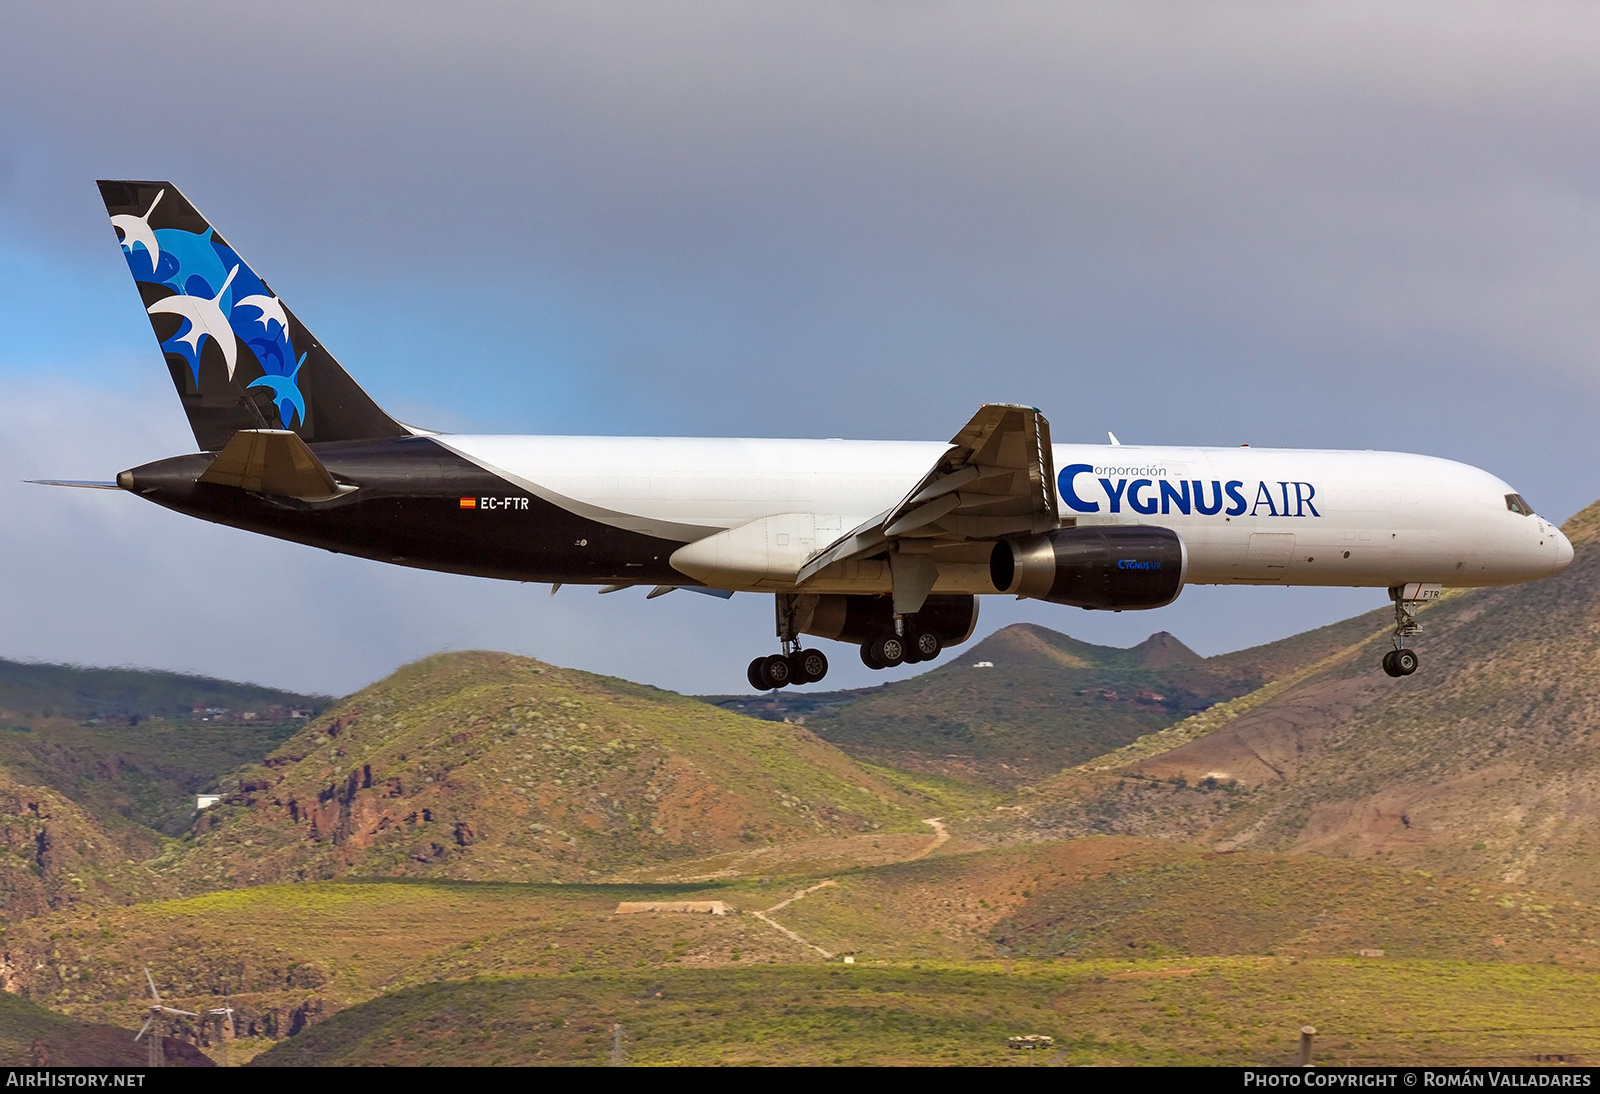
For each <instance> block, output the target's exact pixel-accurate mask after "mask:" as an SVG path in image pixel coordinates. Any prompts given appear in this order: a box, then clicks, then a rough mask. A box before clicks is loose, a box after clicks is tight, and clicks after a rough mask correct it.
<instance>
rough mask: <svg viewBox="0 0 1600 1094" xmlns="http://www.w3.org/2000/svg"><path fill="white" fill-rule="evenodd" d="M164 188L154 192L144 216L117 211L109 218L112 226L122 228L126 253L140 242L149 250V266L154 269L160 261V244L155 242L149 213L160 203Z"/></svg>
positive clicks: (130, 251) (164, 192)
mask: <svg viewBox="0 0 1600 1094" xmlns="http://www.w3.org/2000/svg"><path fill="white" fill-rule="evenodd" d="M165 194H166V191H165V190H162V191H160V192H159V193H157V194H156V199H155V200H154V201H152V202H151V203H150V208H148V209H146V210H145V211H144V216H142V217H136V216H134V215H132V214H131V213H119V214H117V215H116V216H114V217H112V218H111V226H112V227H113V228H121V229H122V245H123V246H124V247H126V248H128V253H129V254H132V253H133V245H134V244H135V243H139V244H142V245H143V246H144V249H145V250H147V251H149V252H150V268H151V269H152V270H154V269H155V268H156V263H157V262H160V261H161V244H159V243H157V242H156V233H155V231H154V230H153V229H152V228H151V227H150V214H151V213H153V212H155V211H156V206H157V205H160V204H161V199H162V197H163V196H164V195H165Z"/></svg>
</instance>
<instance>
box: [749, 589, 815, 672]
mask: <svg viewBox="0 0 1600 1094" xmlns="http://www.w3.org/2000/svg"><path fill="white" fill-rule="evenodd" d="M774 599H775V600H776V601H777V611H778V642H779V644H780V645H781V646H782V647H783V652H782V653H774V654H772V655H771V656H768V657H757V658H756V659H755V660H754V661H751V662H750V667H749V669H747V670H746V672H745V678H746V679H748V680H749V681H750V686H751V687H753V688H755V689H756V690H757V691H772V690H774V689H776V688H782V687H788V686H789V685H790V684H815V683H816V682H817V681H818V680H821V679H822V678H823V677H824V676H826V675H828V657H827V655H826V654H825V653H823V652H822V651H821V650H817V649H810V650H806V649H801V648H800V636H799V634H798V633H797V632H796V631H795V626H794V597H792V596H788V595H785V594H784V593H779V594H778V595H777V596H776V597H775V598H774Z"/></svg>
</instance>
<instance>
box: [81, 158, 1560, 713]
mask: <svg viewBox="0 0 1600 1094" xmlns="http://www.w3.org/2000/svg"><path fill="white" fill-rule="evenodd" d="M100 187H101V192H102V195H103V196H104V197H105V200H106V205H107V208H108V210H109V211H110V212H111V214H112V223H113V225H114V226H115V228H116V230H117V232H118V235H119V238H120V241H121V243H122V248H123V251H124V254H125V257H126V258H127V261H128V263H129V265H130V267H131V268H132V270H133V274H134V278H135V281H136V282H137V283H138V286H139V289H140V293H141V296H142V298H143V300H144V303H145V308H146V311H147V312H148V313H149V315H150V321H151V324H152V326H153V327H154V329H155V333H156V338H157V340H158V341H159V342H160V343H161V346H162V348H163V350H164V351H165V352H166V359H167V365H168V369H169V371H170V372H171V374H172V378H173V382H174V383H175V384H176V386H177V389H178V394H179V397H180V398H181V400H182V401H183V405H184V409H185V411H186V413H187V414H188V416H189V422H190V425H191V427H192V428H193V430H194V434H195V439H196V442H197V444H198V446H199V448H200V449H201V451H200V452H199V453H196V454H192V455H184V456H175V457H172V458H171V459H166V460H161V461H158V462H156V463H152V464H146V465H145V466H143V467H137V468H134V469H132V470H130V471H124V472H122V473H121V474H120V475H118V476H117V480H116V482H114V483H111V482H106V483H63V482H57V483H56V484H57V485H76V486H99V487H107V488H118V487H120V488H121V489H124V490H128V491H132V492H133V493H136V494H139V495H141V496H143V497H146V498H148V499H149V500H151V501H154V502H156V503H157V504H160V505H165V506H168V507H170V508H173V509H177V510H179V511H181V512H185V513H188V514H191V515H193V516H198V517H201V518H203V519H206V520H211V521H216V522H218V523H222V524H228V525H232V526H234V527H239V528H246V529H249V530H251V531H255V532H260V533H262V534H265V535H271V536H276V537H279V538H282V539H290V540H295V541H297V542H301V543H307V544H311V545H313V546H317V547H323V548H325V549H328V550H332V551H339V552H344V553H348V554H355V555H361V556H364V557H367V558H373V559H377V560H380V561H384V562H394V563H399V564H401V565H406V566H417V567H422V568H426V569H434V570H444V571H450V572H454V573H465V574H475V575H479V576H485V577H497V578H505V579H510V580H515V581H547V582H551V583H552V584H554V585H558V586H559V585H561V584H594V585H600V586H603V587H602V589H601V592H610V591H615V590H617V589H622V588H627V587H630V586H636V585H646V586H651V587H652V589H651V593H650V595H651V596H657V595H660V594H662V593H666V592H671V591H673V590H675V589H690V590H694V591H699V592H709V593H713V594H715V595H722V596H729V595H732V593H733V592H736V591H744V592H761V593H770V594H772V595H773V597H774V601H775V603H776V614H777V636H778V639H779V642H780V644H781V651H780V652H778V653H774V654H771V655H768V656H763V657H758V658H756V659H755V660H753V661H752V662H751V663H750V666H749V679H750V682H751V684H752V686H754V687H757V688H761V689H766V688H773V687H783V686H785V685H788V684H800V683H811V682H814V681H817V680H820V679H822V677H823V676H824V675H825V674H826V672H827V667H828V662H827V657H826V656H825V655H824V654H823V653H822V651H821V650H818V649H814V648H812V649H806V648H802V641H801V636H802V635H816V636H820V637H823V638H828V639H836V640H839V641H843V642H849V643H852V644H854V645H857V646H859V647H860V649H861V657H862V660H863V661H864V662H865V663H866V664H868V665H870V666H872V667H874V668H883V667H886V666H890V665H897V664H901V663H905V662H918V661H928V660H932V659H933V658H935V657H937V656H938V655H939V653H940V651H941V650H942V649H943V648H944V647H947V646H953V645H957V644H959V643H961V642H964V641H966V640H967V638H968V637H970V635H971V634H972V630H973V627H974V625H975V624H976V621H977V615H978V600H977V598H978V597H979V596H984V595H999V594H1007V595H1013V596H1019V597H1033V598H1036V599H1040V600H1047V601H1050V602H1052V603H1057V604H1067V605H1073V606H1077V607H1081V608H1088V609H1100V610H1109V611H1123V610H1132V609H1143V608H1158V607H1161V606H1162V605H1165V604H1169V603H1171V602H1172V601H1173V600H1174V599H1176V598H1177V596H1178V595H1179V593H1180V592H1182V590H1183V587H1184V586H1185V585H1194V584H1211V585H1264V584H1273V585H1347V586H1356V587H1368V586H1370V587H1378V588H1385V589H1388V590H1389V592H1390V596H1391V598H1392V599H1393V600H1394V604H1395V627H1394V641H1393V646H1394V648H1393V649H1392V650H1391V651H1390V652H1389V653H1388V654H1387V655H1386V656H1385V657H1384V661H1383V667H1384V669H1385V671H1386V672H1388V673H1389V675H1391V676H1404V675H1409V674H1410V673H1412V672H1415V671H1416V668H1417V656H1416V653H1415V651H1414V650H1413V649H1411V648H1410V647H1409V646H1408V645H1407V641H1408V639H1410V638H1411V637H1412V636H1413V635H1414V634H1415V633H1416V623H1415V619H1414V617H1413V612H1414V610H1415V608H1416V606H1417V605H1418V604H1419V603H1422V602H1425V601H1427V600H1430V599H1433V598H1436V597H1438V596H1439V595H1440V593H1441V591H1442V590H1443V589H1444V588H1447V587H1465V586H1484V585H1507V584H1513V583H1516V582H1523V581H1533V580H1537V579H1539V578H1543V577H1548V576H1550V575H1551V574H1554V573H1557V572H1559V571H1560V570H1561V569H1562V568H1563V567H1565V566H1566V565H1567V563H1569V562H1570V561H1571V560H1572V545H1571V544H1570V543H1568V542H1567V539H1566V537H1565V536H1564V535H1562V533H1561V531H1560V530H1559V529H1558V528H1556V527H1555V526H1554V525H1552V524H1550V523H1549V522H1547V521H1545V520H1544V519H1543V518H1541V517H1540V516H1538V515H1537V514H1536V513H1534V512H1533V510H1532V509H1531V508H1530V507H1529V506H1528V504H1527V503H1526V502H1525V501H1523V499H1522V497H1521V496H1520V495H1519V494H1517V493H1516V492H1515V491H1514V490H1513V489H1512V488H1511V487H1510V486H1508V485H1507V484H1506V483H1504V482H1502V481H1501V480H1500V479H1498V478H1496V477H1495V476H1493V475H1491V474H1489V473H1487V472H1485V471H1480V470H1478V469H1477V468H1474V467H1468V466H1466V465H1464V464H1459V463H1453V462H1451V461H1449V460H1441V459H1434V458H1431V457H1427V456H1413V455H1405V454H1401V453H1393V452H1339V451H1310V450H1289V449H1253V448H1248V447H1241V448H1157V447H1142V446H1132V445H1118V444H1115V443H1113V444H1111V445H1106V446H1099V445H1065V444H1064V445H1054V444H1052V443H1051V441H1050V428H1049V423H1048V422H1047V421H1046V420H1045V418H1044V416H1043V415H1042V414H1041V413H1040V412H1039V411H1038V410H1036V409H1034V408H1032V407H1024V406H1013V405H1006V404H991V405H985V406H983V407H981V408H979V410H978V412H977V414H976V415H974V416H973V418H972V419H971V421H969V422H968V423H967V424H966V425H965V426H963V427H962V428H961V429H960V430H959V431H958V432H957V433H956V434H955V436H954V437H952V438H951V440H950V441H949V442H948V443H944V444H940V443H915V442H892V441H842V440H824V441H816V440H728V439H669V438H654V437H652V438H614V437H518V436H461V435H444V434H439V433H434V432H431V431H427V430H421V429H416V428H414V427H410V426H406V425H403V424H401V423H400V422H398V421H396V420H395V419H393V418H391V417H390V416H389V415H387V414H386V413H384V412H383V410H381V409H380V408H379V407H378V406H377V404H376V403H374V402H373V401H372V399H371V398H370V397H369V396H367V394H366V393H365V392H363V391H362V390H361V388H360V387H359V386H358V385H357V384H356V383H355V381H354V380H352V379H351V378H350V376H349V375H348V374H347V373H345V371H344V370H343V369H342V368H341V367H340V366H339V364H338V362H337V361H335V360H334V358H333V356H332V355H331V354H330V353H329V352H328V351H327V350H326V349H325V348H324V347H323V346H322V345H321V344H320V343H318V342H317V341H316V339H315V338H313V337H312V336H311V334H310V332H309V331H307V330H306V329H305V327H304V325H302V324H301V323H300V321H299V320H298V319H297V318H296V317H295V316H294V313H293V312H291V311H290V310H289V309H288V308H287V307H285V306H284V305H283V303H282V302H281V301H280V300H279V299H278V298H277V296H276V295H275V294H273V293H272V291H271V290H270V289H269V288H268V287H267V286H266V283H265V282H263V281H262V280H261V279H260V278H259V277H258V276H257V275H256V274H255V273H254V272H253V271H252V270H251V269H250V267H249V266H247V265H246V264H245V263H244V261H243V260H242V259H240V258H239V256H238V254H237V253H236V252H235V251H234V250H233V249H232V247H231V246H229V245H228V244H227V243H226V242H225V241H224V240H223V239H222V237H221V236H219V235H217V234H216V232H215V230H214V229H213V228H212V227H211V225H210V224H209V223H207V222H206V221H205V219H204V218H203V217H201V216H200V214H199V213H198V212H196V211H195V209H194V208H193V206H192V205H190V204H189V203H188V202H187V201H186V200H185V199H184V197H183V196H182V195H181V194H180V193H179V192H178V190H177V189H176V187H174V186H172V185H171V184H170V183H166V182H102V183H101V184H100ZM1113 440H1114V438H1113Z"/></svg>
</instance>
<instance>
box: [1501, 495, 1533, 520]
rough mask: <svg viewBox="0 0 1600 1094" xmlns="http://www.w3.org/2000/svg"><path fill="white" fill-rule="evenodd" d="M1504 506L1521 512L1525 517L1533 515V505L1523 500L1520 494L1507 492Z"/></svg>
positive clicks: (1514, 511) (1515, 511)
mask: <svg viewBox="0 0 1600 1094" xmlns="http://www.w3.org/2000/svg"><path fill="white" fill-rule="evenodd" d="M1506 508H1507V509H1509V510H1511V511H1512V512H1513V513H1521V514H1522V515H1523V516H1525V517H1531V516H1533V506H1531V505H1529V504H1528V503H1527V502H1525V501H1523V500H1522V495H1521V494H1507V495H1506Z"/></svg>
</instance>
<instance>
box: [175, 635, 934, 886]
mask: <svg viewBox="0 0 1600 1094" xmlns="http://www.w3.org/2000/svg"><path fill="white" fill-rule="evenodd" d="M227 786H228V790H229V793H228V796H227V798H226V799H225V800H224V802H223V803H222V804H220V805H218V806H214V807H212V809H211V810H208V811H207V813H206V815H205V816H204V817H203V818H202V820H201V821H200V822H199V823H198V824H197V826H196V830H195V835H194V838H193V839H192V840H191V841H189V842H188V843H187V844H186V845H185V846H184V847H183V848H182V849H181V850H179V851H176V852H174V854H173V855H172V856H170V857H169V858H168V859H167V860H166V862H165V864H164V865H163V869H165V870H167V871H168V872H170V873H171V874H173V875H174V876H176V877H180V878H182V879H184V881H185V883H186V884H188V885H189V886H191V887H195V886H204V887H216V886H222V885H231V884H249V883H261V882H268V881H276V880H291V879H302V878H327V877H339V876H345V875H349V874H356V875H365V876H427V877H455V878H463V879H484V880H489V879H493V880H503V881H544V880H581V879H587V878H590V877H594V876H599V875H601V874H610V873H613V872H616V871H618V870H623V869H627V868H630V867H639V866H642V865H646V864H649V863H661V862H671V861H674V860H678V859H684V858H689V857H693V856H697V855H705V854H710V853H713V852H716V851H729V850H737V849H741V848H748V849H754V848H759V847H764V846H769V845H775V844H782V843H791V842H794V841H797V840H804V839H813V838H821V837H846V836H859V835H864V834H870V833H874V832H893V831H919V830H925V829H923V828H922V825H921V820H920V818H921V817H923V816H925V815H927V813H928V812H929V811H930V810H932V811H937V808H938V806H939V805H940V804H942V803H944V802H945V800H946V799H945V798H944V797H941V796H939V795H937V794H934V793H932V792H929V791H925V790H923V789H921V788H919V787H917V786H915V785H914V784H913V783H911V782H910V781H909V780H906V779H904V778H900V777H891V776H888V775H886V774H884V773H882V772H877V771H873V770H869V769H867V768H864V767H862V766H861V765H860V764H858V763H856V762H855V761H854V760H851V759H850V758H848V757H847V756H845V755H844V754H843V753H841V752H839V751H838V750H837V749H834V748H832V747H831V746H829V745H827V744H825V743H823V742H822V741H820V740H818V739H817V737H816V736H815V735H814V734H812V733H810V732H809V731H807V730H806V729H804V728H801V727H797V726H789V725H783V724H781V723H772V722H762V721H756V720H753V719H749V718H743V717H740V716H738V715H735V714H730V713H728V712H726V711H722V710H718V709H716V708H714V707H710V706H707V705H705V704H703V703H700V702H696V701H695V700H692V699H685V698H683V697H681V696H677V695H673V694H671V693H668V692H662V691H658V690H656V689H653V688H646V687H641V686H639V685H636V684H630V683H626V682H624V681H621V680H613V679H608V678H606V677H600V676H594V675H591V674H589V673H583V672H576V671H571V670H567V669H558V668H553V667H551V666H548V665H542V664H540V663H539V662H536V661H532V660H529V659H527V658H519V657H512V656H510V655H507V654H486V653H472V654H446V655H440V656H437V657H432V658H429V659H427V660H425V661H421V662H418V663H417V664H414V665H409V666H407V667H405V668H403V669H401V670H400V671H398V672H396V673H395V674H394V675H392V676H390V677H388V678H387V679H385V680H382V681H380V682H379V683H377V684H374V685H373V686H371V687H369V688H367V689H366V690H364V691H362V692H360V693H358V694H356V695H354V696H351V697H350V698H349V699H347V700H344V701H342V702H341V703H339V704H338V705H337V706H336V707H335V708H334V709H333V710H331V711H329V712H328V713H327V714H325V715H324V716H322V717H321V718H318V719H316V720H315V721H314V722H312V723H311V724H310V725H308V726H306V727H305V728H303V729H302V730H300V731H299V732H298V733H296V734H295V736H294V737H292V738H291V739H290V740H288V741H287V742H285V743H284V744H283V745H281V746H280V747H279V748H278V749H277V750H276V751H275V752H273V753H272V754H271V755H270V756H268V757H267V758H266V760H265V761H264V762H263V763H261V764H259V765H255V766H252V767H247V768H244V769H241V770H240V771H239V772H237V773H236V774H235V775H234V776H232V777H231V778H230V781H229V782H228V784H227Z"/></svg>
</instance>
